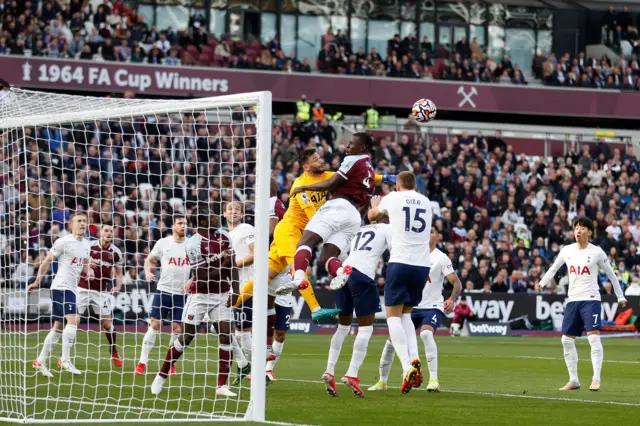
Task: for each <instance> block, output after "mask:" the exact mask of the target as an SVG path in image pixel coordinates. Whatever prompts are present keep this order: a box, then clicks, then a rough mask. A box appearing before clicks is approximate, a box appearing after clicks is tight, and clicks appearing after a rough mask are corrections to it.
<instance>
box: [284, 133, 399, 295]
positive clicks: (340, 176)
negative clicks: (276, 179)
mask: <svg viewBox="0 0 640 426" xmlns="http://www.w3.org/2000/svg"><path fill="white" fill-rule="evenodd" d="M372 149H373V139H372V138H371V136H370V135H368V134H366V133H356V134H354V135H353V136H352V137H351V140H350V141H349V145H347V156H346V157H345V158H344V160H343V161H342V164H341V165H340V168H339V169H338V172H337V173H336V174H334V175H333V176H331V177H330V178H329V179H326V180H324V181H322V182H318V183H314V184H307V185H300V186H296V187H294V188H293V189H292V194H293V195H298V194H303V195H304V194H306V193H307V192H326V191H328V192H329V193H331V195H332V199H331V200H330V201H327V202H326V203H325V204H324V205H323V206H322V208H321V209H320V210H319V211H318V213H317V214H315V215H314V216H313V218H311V220H310V221H309V223H308V224H307V226H306V227H305V229H304V233H303V234H302V238H301V239H300V242H298V245H297V248H296V254H295V257H294V259H293V267H294V270H295V272H294V277H293V278H294V279H293V280H292V281H291V282H290V283H288V284H287V285H286V286H284V287H281V288H279V289H278V290H277V292H278V294H286V293H288V292H292V291H294V290H296V289H299V288H305V287H307V286H309V283H308V281H307V277H306V271H307V267H308V266H309V263H310V262H311V257H312V249H313V247H316V246H318V245H320V244H321V243H324V244H323V246H322V253H321V255H320V262H321V264H323V265H324V266H325V269H326V270H327V272H328V274H329V275H331V276H333V277H337V276H341V275H344V278H343V279H344V281H346V280H347V279H348V274H349V273H350V271H351V268H350V267H348V268H345V269H344V270H343V269H342V262H341V261H340V259H339V258H338V257H339V256H340V254H341V253H345V252H346V250H347V249H348V248H349V245H350V244H351V238H352V237H353V236H354V235H355V234H356V233H357V232H358V230H359V229H360V224H361V223H362V215H361V213H360V211H361V210H364V208H365V207H366V205H367V203H368V201H369V197H370V196H371V195H372V194H373V192H374V191H375V182H376V175H375V171H374V170H373V166H372V165H371V156H370V153H371V151H372ZM382 180H384V181H394V180H395V176H386V175H385V176H383V177H382Z"/></svg>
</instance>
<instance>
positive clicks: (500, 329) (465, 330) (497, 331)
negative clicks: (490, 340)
mask: <svg viewBox="0 0 640 426" xmlns="http://www.w3.org/2000/svg"><path fill="white" fill-rule="evenodd" d="M460 335H461V336H465V337H468V336H472V337H475V336H482V337H505V336H511V324H509V323H508V322H475V321H469V322H466V323H465V324H464V327H462V331H461V332H460Z"/></svg>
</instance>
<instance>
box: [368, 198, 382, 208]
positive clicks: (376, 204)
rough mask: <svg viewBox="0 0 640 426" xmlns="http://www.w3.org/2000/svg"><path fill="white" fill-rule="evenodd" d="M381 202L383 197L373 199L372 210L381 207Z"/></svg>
mask: <svg viewBox="0 0 640 426" xmlns="http://www.w3.org/2000/svg"><path fill="white" fill-rule="evenodd" d="M380 200H382V197H380V196H379V195H374V196H373V197H371V208H372V209H375V208H376V207H378V206H379V205H380Z"/></svg>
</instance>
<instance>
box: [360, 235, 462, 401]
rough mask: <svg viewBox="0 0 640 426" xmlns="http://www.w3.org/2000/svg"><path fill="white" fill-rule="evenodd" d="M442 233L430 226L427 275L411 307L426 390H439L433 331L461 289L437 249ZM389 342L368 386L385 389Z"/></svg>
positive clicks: (448, 262)
mask: <svg viewBox="0 0 640 426" xmlns="http://www.w3.org/2000/svg"><path fill="white" fill-rule="evenodd" d="M441 238H442V236H441V235H440V234H439V233H438V230H437V229H436V227H435V226H432V227H431V236H430V239H429V240H430V244H431V252H430V253H429V258H430V261H431V268H430V270H429V279H428V280H427V285H425V286H424V290H423V292H422V300H421V302H420V304H418V306H416V307H415V308H413V311H412V312H411V319H412V320H413V324H414V325H415V328H416V330H420V338H421V339H422V342H423V343H424V350H425V354H426V357H427V366H428V367H429V384H428V385H427V391H429V392H440V382H439V381H438V347H437V346H436V341H435V339H434V338H433V335H434V333H435V332H436V330H437V329H438V327H440V324H442V320H443V319H444V316H445V314H448V313H450V312H452V311H453V308H454V305H455V301H456V300H457V299H458V296H460V292H461V291H462V283H461V282H460V279H459V278H458V275H456V273H455V271H454V270H453V265H452V264H451V260H450V259H449V258H448V257H447V255H446V254H444V253H443V252H441V251H440V250H439V249H438V247H437V246H438V244H439V242H440V240H441ZM445 279H446V280H447V281H449V283H450V284H451V285H453V290H452V291H451V296H450V297H449V298H448V299H447V300H444V297H443V296H442V290H443V288H444V280H445ZM394 354H395V351H394V350H393V344H392V343H391V341H390V340H387V343H386V344H385V347H384V349H383V350H382V356H381V358H380V381H379V382H378V383H376V384H375V385H373V386H371V387H370V388H369V389H368V390H370V391H378V390H386V389H387V378H388V377H389V372H390V371H391V365H392V364H393V356H394ZM410 356H411V357H417V356H418V354H417V353H416V354H410Z"/></svg>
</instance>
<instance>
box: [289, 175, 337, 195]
mask: <svg viewBox="0 0 640 426" xmlns="http://www.w3.org/2000/svg"><path fill="white" fill-rule="evenodd" d="M346 180H347V179H346V178H344V177H343V176H342V175H341V174H340V173H336V174H334V175H333V176H331V177H330V178H329V179H325V180H321V181H320V182H317V183H313V184H311V185H301V186H297V187H295V188H293V189H292V190H291V194H292V195H297V194H300V193H301V192H307V191H309V192H326V191H333V190H335V189H337V188H338V187H339V186H340V185H342V184H343V183H344V182H346Z"/></svg>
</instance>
